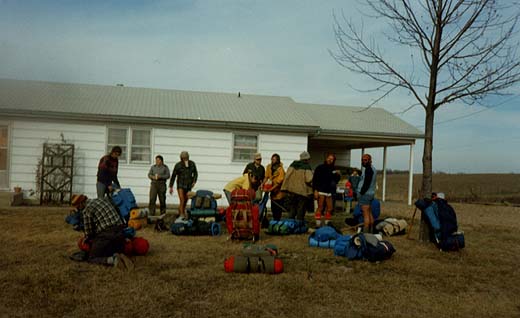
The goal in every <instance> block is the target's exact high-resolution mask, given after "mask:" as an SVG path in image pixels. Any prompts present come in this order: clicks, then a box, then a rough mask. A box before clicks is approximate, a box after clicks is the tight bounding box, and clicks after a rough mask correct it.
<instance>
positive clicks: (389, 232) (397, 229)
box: [375, 218, 408, 236]
mask: <svg viewBox="0 0 520 318" xmlns="http://www.w3.org/2000/svg"><path fill="white" fill-rule="evenodd" d="M407 227H408V223H406V221H405V220H404V219H399V220H398V219H395V218H386V219H384V220H382V221H380V222H375V229H376V230H377V231H379V232H383V233H384V234H385V235H386V236H393V235H403V234H405V233H406V228H407Z"/></svg>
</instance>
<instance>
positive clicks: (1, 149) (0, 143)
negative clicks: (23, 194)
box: [0, 125, 9, 190]
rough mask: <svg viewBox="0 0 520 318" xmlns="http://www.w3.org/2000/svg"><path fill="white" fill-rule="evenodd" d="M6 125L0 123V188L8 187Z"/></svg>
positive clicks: (5, 188) (7, 138) (7, 139)
mask: <svg viewBox="0 0 520 318" xmlns="http://www.w3.org/2000/svg"><path fill="white" fill-rule="evenodd" d="M8 132H9V130H8V127H7V126H4V125H0V189H1V190H7V189H9V162H8V154H9V137H8Z"/></svg>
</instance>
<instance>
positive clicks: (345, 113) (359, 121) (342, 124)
mask: <svg viewBox="0 0 520 318" xmlns="http://www.w3.org/2000/svg"><path fill="white" fill-rule="evenodd" d="M297 105H298V110H300V111H303V112H305V113H306V114H308V115H310V116H311V117H312V118H313V119H314V120H315V121H316V123H317V125H318V126H320V128H321V130H322V133H323V134H339V133H347V134H362V135H367V134H369V135H388V136H410V137H415V138H422V137H423V133H422V132H421V131H420V130H419V129H417V128H416V127H414V126H412V125H410V124H409V123H407V122H406V121H404V120H402V119H400V118H399V117H397V116H394V115H392V114H391V113H389V112H388V111H386V110H385V109H383V108H377V107H370V108H367V107H352V106H337V105H321V104H307V103H297Z"/></svg>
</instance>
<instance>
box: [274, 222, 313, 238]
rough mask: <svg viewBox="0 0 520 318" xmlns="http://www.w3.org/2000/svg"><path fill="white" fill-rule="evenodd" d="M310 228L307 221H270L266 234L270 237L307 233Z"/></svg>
mask: <svg viewBox="0 0 520 318" xmlns="http://www.w3.org/2000/svg"><path fill="white" fill-rule="evenodd" d="M308 230H309V228H308V227H307V223H305V221H300V220H295V219H281V220H279V221H275V220H271V221H269V226H268V227H267V230H266V233H267V234H270V235H290V234H302V233H307V231H308Z"/></svg>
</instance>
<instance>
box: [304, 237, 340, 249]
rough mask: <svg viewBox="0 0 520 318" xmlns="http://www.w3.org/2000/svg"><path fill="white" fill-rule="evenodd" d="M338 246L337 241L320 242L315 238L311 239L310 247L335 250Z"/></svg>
mask: <svg viewBox="0 0 520 318" xmlns="http://www.w3.org/2000/svg"><path fill="white" fill-rule="evenodd" d="M334 245H336V240H328V241H321V242H320V241H318V240H317V239H315V238H313V237H309V246H310V247H321V248H334Z"/></svg>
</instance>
